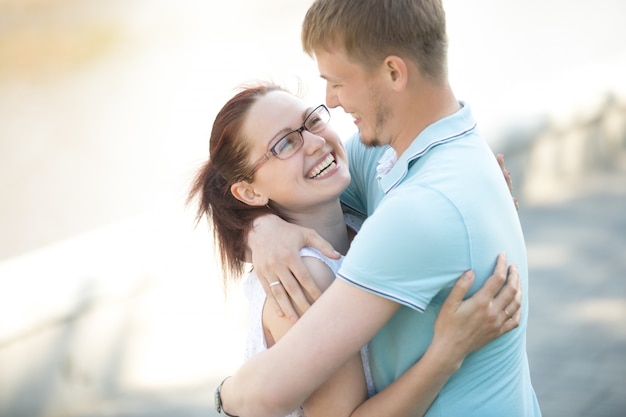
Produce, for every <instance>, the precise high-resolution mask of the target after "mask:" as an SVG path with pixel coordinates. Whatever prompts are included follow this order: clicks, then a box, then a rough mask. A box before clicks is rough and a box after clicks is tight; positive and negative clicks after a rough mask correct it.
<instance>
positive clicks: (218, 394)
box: [215, 376, 237, 417]
mask: <svg viewBox="0 0 626 417" xmlns="http://www.w3.org/2000/svg"><path fill="white" fill-rule="evenodd" d="M228 378H230V377H229V376H227V377H226V378H224V380H223V381H222V382H221V383H220V384H219V385H218V386H217V388H215V411H217V412H218V414H224V415H225V416H227V417H237V416H234V415H232V414H228V413H227V412H226V410H224V407H223V404H222V385H224V382H226V380H227V379H228Z"/></svg>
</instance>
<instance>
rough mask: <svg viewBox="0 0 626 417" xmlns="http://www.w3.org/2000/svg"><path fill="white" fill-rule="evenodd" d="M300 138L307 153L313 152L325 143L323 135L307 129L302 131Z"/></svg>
mask: <svg viewBox="0 0 626 417" xmlns="http://www.w3.org/2000/svg"><path fill="white" fill-rule="evenodd" d="M302 138H303V140H304V147H305V149H306V152H307V153H309V154H314V153H315V152H317V151H318V150H319V149H321V148H323V147H324V145H325V144H326V139H324V137H322V136H320V134H318V133H311V132H309V131H308V130H305V131H303V132H302Z"/></svg>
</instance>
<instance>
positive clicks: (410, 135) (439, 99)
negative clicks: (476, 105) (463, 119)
mask: <svg viewBox="0 0 626 417" xmlns="http://www.w3.org/2000/svg"><path fill="white" fill-rule="evenodd" d="M415 90H416V91H414V92H412V93H411V95H409V96H408V97H407V101H406V103H405V104H404V105H403V107H402V108H401V109H400V111H399V114H400V115H401V118H400V119H399V130H398V134H397V135H396V138H395V139H394V141H393V142H392V143H391V146H392V147H393V148H394V149H395V151H396V154H397V155H398V157H400V156H401V155H402V154H403V153H404V151H406V150H407V149H408V147H409V146H411V143H413V141H414V140H415V138H416V137H417V136H418V135H419V134H420V133H422V131H423V130H424V129H426V128H427V127H428V126H430V125H431V124H433V123H435V122H437V121H438V120H441V119H443V118H445V117H448V116H450V115H452V114H454V113H456V112H457V111H459V109H460V108H461V106H460V104H459V102H458V101H457V99H456V97H455V96H454V93H453V92H452V89H451V88H450V86H449V85H448V84H447V83H446V84H444V85H433V84H424V85H422V86H420V88H419V89H415Z"/></svg>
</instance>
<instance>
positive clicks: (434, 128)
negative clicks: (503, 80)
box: [378, 101, 476, 194]
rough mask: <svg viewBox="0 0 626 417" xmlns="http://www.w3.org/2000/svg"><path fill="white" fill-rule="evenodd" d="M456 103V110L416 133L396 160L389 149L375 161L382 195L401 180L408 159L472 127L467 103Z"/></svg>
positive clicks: (404, 175)
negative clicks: (458, 108) (459, 106)
mask: <svg viewBox="0 0 626 417" xmlns="http://www.w3.org/2000/svg"><path fill="white" fill-rule="evenodd" d="M459 104H460V105H461V109H460V110H458V111H457V112H456V113H453V114H451V115H450V116H447V117H444V118H443V119H440V120H438V121H436V122H435V123H433V124H431V125H430V126H428V127H426V129H424V130H423V131H422V132H421V133H420V134H419V135H417V137H416V138H415V139H414V140H413V142H412V143H411V145H409V147H408V148H407V149H406V151H404V152H403V153H402V155H400V157H399V158H397V162H395V158H396V153H395V151H394V149H393V148H390V149H388V150H387V151H386V152H385V153H384V155H383V157H382V158H381V159H380V160H379V161H378V163H379V167H378V173H379V175H378V183H379V186H380V188H381V189H382V191H383V192H384V193H385V194H387V193H388V192H389V191H391V190H392V189H393V188H394V187H396V186H397V185H398V184H400V183H401V182H402V180H403V179H404V177H406V175H407V173H408V171H409V165H410V163H411V162H412V161H414V160H416V159H417V158H419V157H420V156H422V155H424V154H426V152H428V151H429V150H430V149H432V148H433V147H434V146H437V145H440V144H442V143H446V142H450V141H453V140H456V139H458V138H461V137H463V136H464V135H465V134H467V133H468V132H470V131H472V130H474V129H476V122H475V121H474V117H473V116H472V112H471V109H470V108H469V106H468V105H467V104H465V103H464V102H462V101H461V102H459ZM394 162H395V163H394ZM390 165H392V166H391V167H390ZM383 167H384V168H383ZM385 172H386V174H385Z"/></svg>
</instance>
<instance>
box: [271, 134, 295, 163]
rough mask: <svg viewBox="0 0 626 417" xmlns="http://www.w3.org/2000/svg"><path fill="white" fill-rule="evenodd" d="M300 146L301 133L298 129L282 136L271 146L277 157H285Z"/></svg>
mask: <svg viewBox="0 0 626 417" xmlns="http://www.w3.org/2000/svg"><path fill="white" fill-rule="evenodd" d="M301 146H302V135H301V134H300V132H298V131H294V132H291V133H289V134H288V135H286V136H283V138H281V139H280V140H279V141H278V142H276V145H274V146H273V147H272V153H273V154H274V155H275V156H276V157H277V158H278V159H287V158H289V157H290V156H291V155H293V154H294V153H296V151H297V150H298V149H300V147H301Z"/></svg>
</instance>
